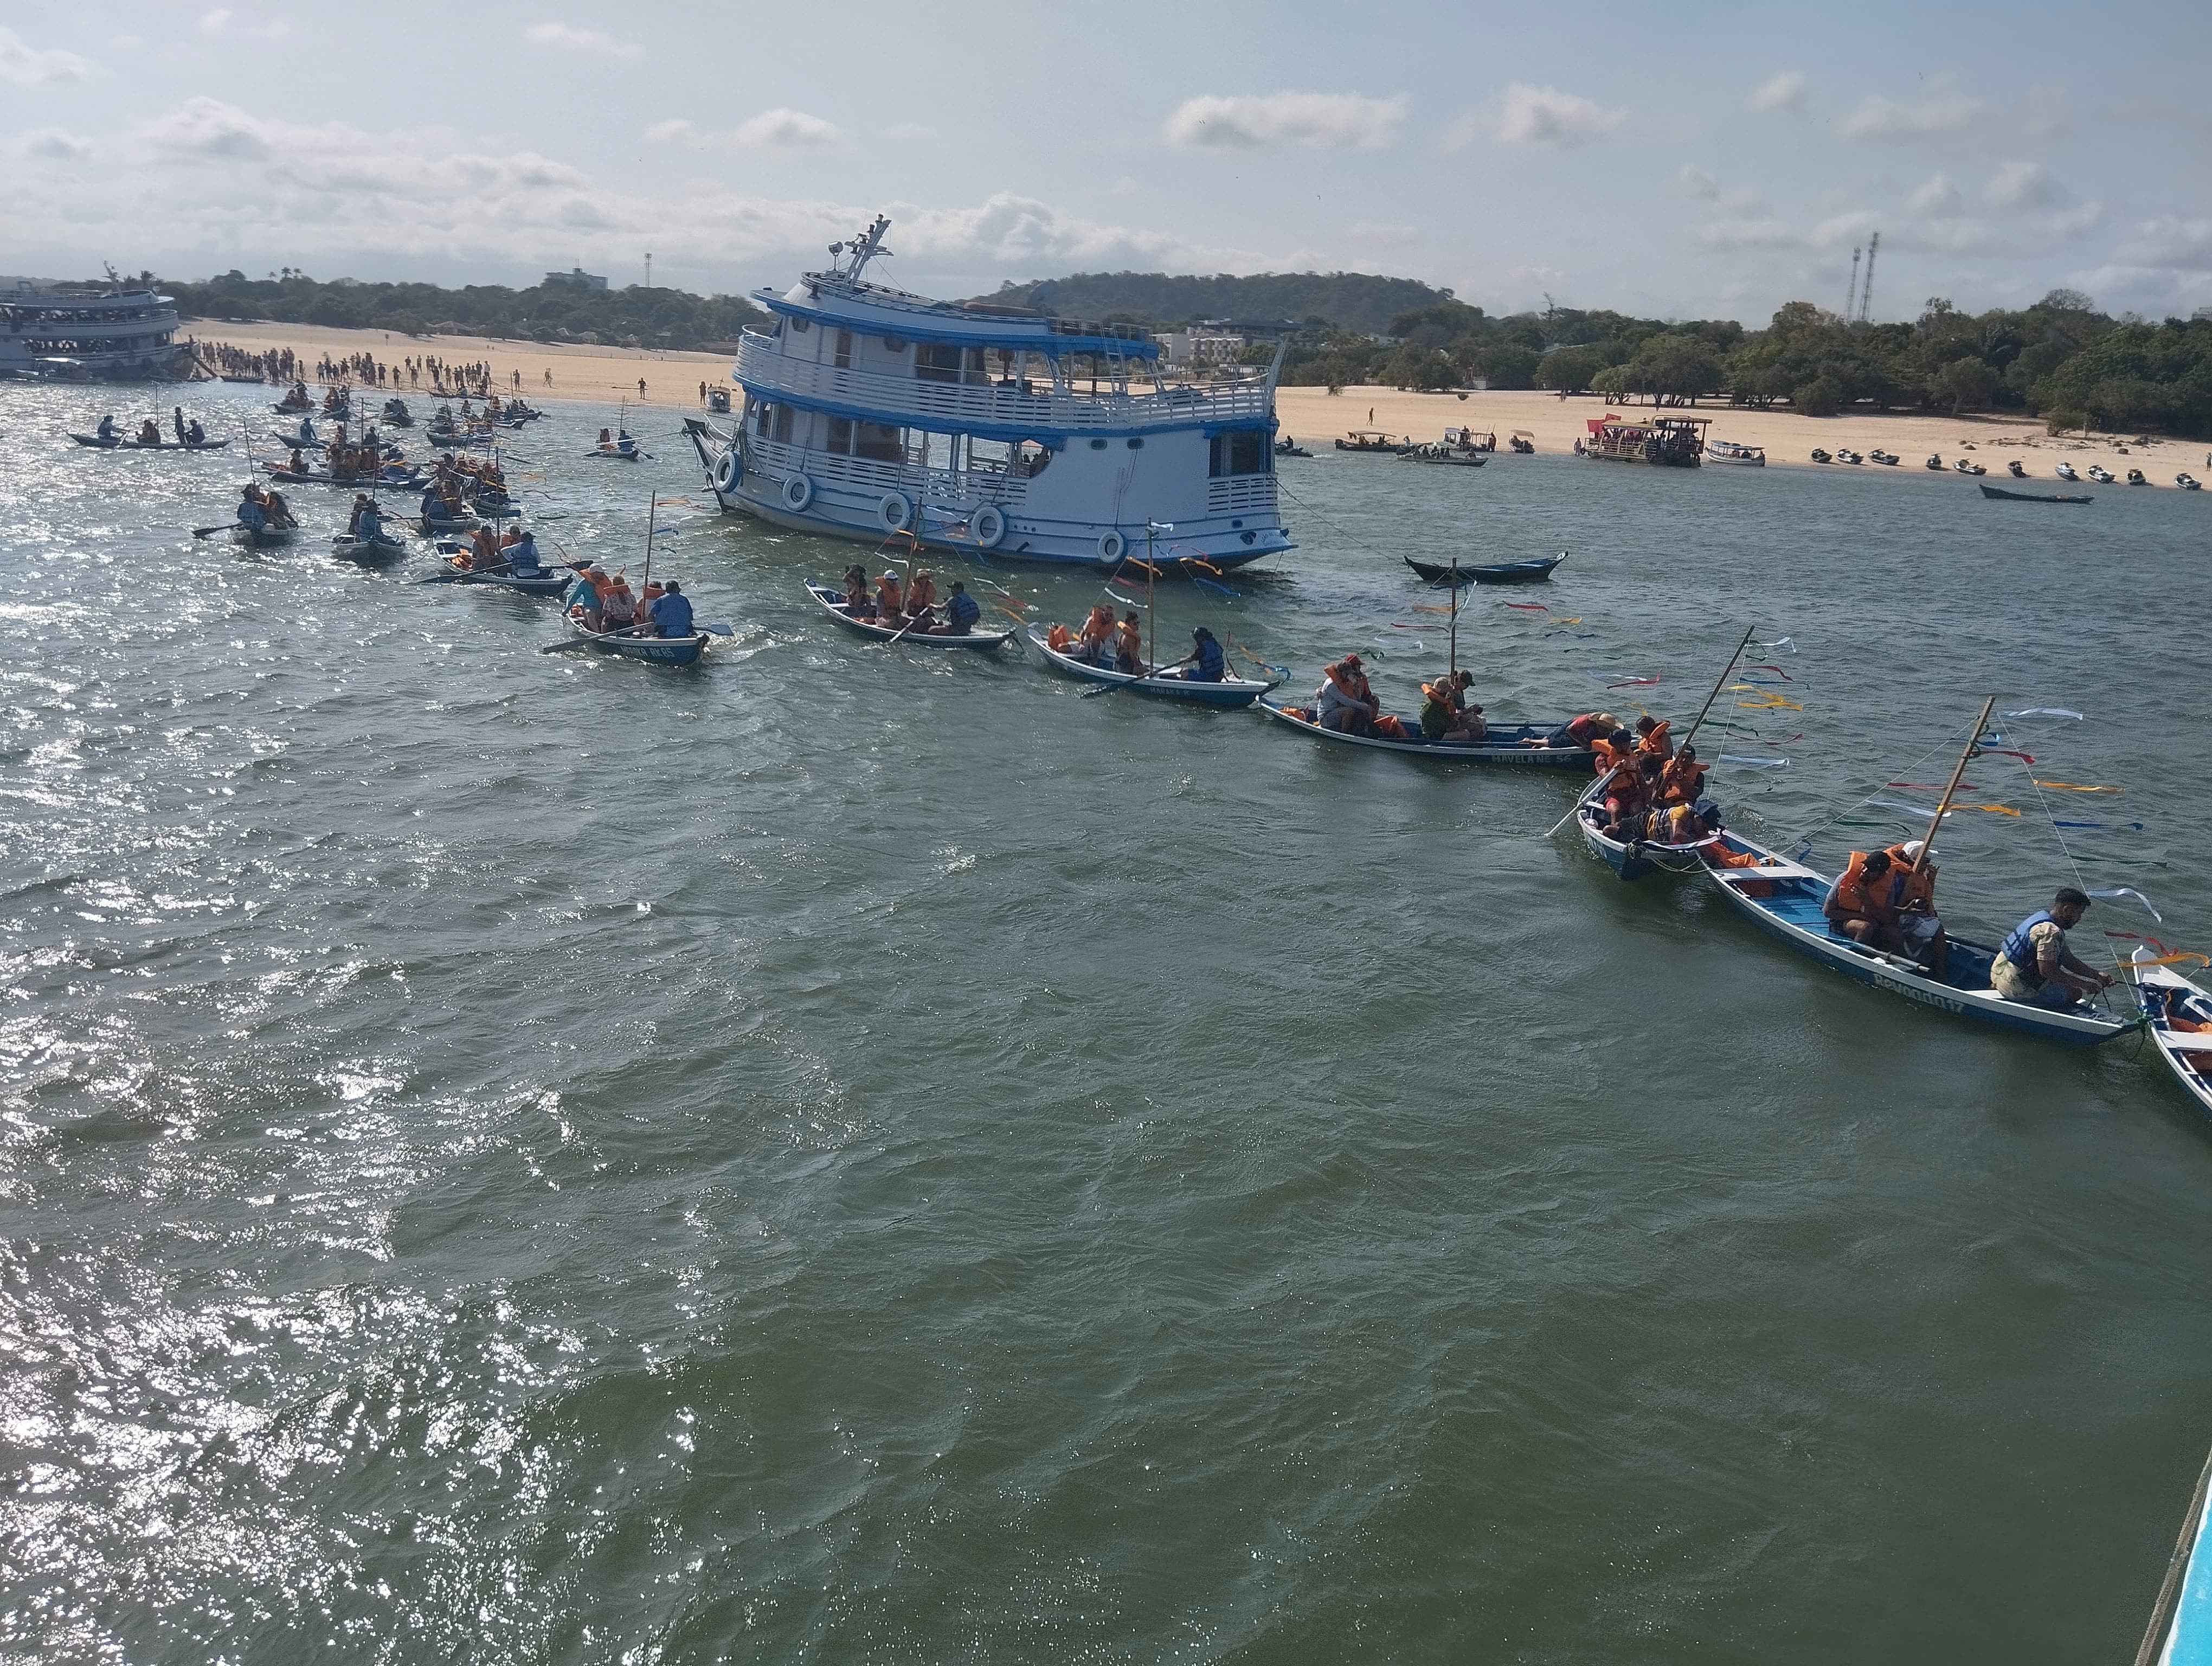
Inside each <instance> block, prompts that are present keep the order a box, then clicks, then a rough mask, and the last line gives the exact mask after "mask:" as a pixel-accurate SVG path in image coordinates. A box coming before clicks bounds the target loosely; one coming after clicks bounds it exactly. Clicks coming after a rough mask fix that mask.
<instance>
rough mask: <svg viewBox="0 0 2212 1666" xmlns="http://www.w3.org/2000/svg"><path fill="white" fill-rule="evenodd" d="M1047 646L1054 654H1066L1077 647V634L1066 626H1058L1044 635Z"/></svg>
mask: <svg viewBox="0 0 2212 1666" xmlns="http://www.w3.org/2000/svg"><path fill="white" fill-rule="evenodd" d="M1044 640H1045V646H1046V647H1048V648H1050V649H1051V650H1052V651H1053V652H1054V654H1065V653H1066V652H1067V650H1068V649H1070V648H1073V647H1074V646H1075V634H1074V632H1073V631H1071V630H1070V629H1068V628H1067V627H1066V625H1064V624H1056V625H1054V627H1053V628H1052V629H1050V630H1048V631H1046V632H1045V634H1044Z"/></svg>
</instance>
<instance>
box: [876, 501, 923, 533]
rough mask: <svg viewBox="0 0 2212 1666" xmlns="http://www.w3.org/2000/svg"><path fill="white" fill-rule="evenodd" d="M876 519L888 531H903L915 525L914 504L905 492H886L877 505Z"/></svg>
mask: <svg viewBox="0 0 2212 1666" xmlns="http://www.w3.org/2000/svg"><path fill="white" fill-rule="evenodd" d="M876 519H877V520H880V521H882V522H883V523H884V531H885V532H904V531H906V529H907V528H908V527H909V526H912V525H914V505H913V503H912V502H909V501H908V497H907V495H906V494H905V493H904V492H885V493H884V496H883V500H882V502H878V504H877V505H876Z"/></svg>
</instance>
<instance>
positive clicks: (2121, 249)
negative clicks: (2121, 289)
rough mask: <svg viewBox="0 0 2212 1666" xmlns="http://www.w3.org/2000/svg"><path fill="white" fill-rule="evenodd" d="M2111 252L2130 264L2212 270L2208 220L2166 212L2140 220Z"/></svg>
mask: <svg viewBox="0 0 2212 1666" xmlns="http://www.w3.org/2000/svg"><path fill="white" fill-rule="evenodd" d="M2112 254H2113V258H2115V259H2117V260H2119V261H2121V262H2123V263H2124V264H2128V265H2131V266H2149V267H2159V266H2163V267H2172V268H2175V269H2178V270H2179V271H2191V272H2212V220H2205V219H2197V220H2185V219H2184V218H2182V217H2181V216H2179V215H2173V214H2168V215H2162V216H2160V217H2159V218H2158V219H2155V220H2145V221H2142V222H2139V223H2138V224H2137V225H2136V228H2134V230H2133V231H2131V232H2130V234H2128V236H2127V238H2126V240H2124V241H2123V242H2122V243H2121V244H2120V246H2118V248H2116V249H2114V250H2113V251H2112Z"/></svg>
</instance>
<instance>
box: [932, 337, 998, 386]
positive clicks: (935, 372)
mask: <svg viewBox="0 0 2212 1666" xmlns="http://www.w3.org/2000/svg"><path fill="white" fill-rule="evenodd" d="M914 375H915V380H916V381H922V382H965V383H967V384H968V385H969V386H971V387H980V386H983V385H985V384H986V383H987V382H988V381H989V380H990V379H991V377H990V373H989V372H988V371H987V370H986V369H985V368H983V350H982V349H981V348H980V347H969V348H960V347H956V346H954V345H953V344H951V343H950V342H941V341H925V342H921V343H918V344H916V345H915V350H914Z"/></svg>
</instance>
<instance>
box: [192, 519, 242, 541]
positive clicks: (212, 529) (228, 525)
mask: <svg viewBox="0 0 2212 1666" xmlns="http://www.w3.org/2000/svg"><path fill="white" fill-rule="evenodd" d="M244 525H246V523H245V522H244V521H242V520H226V521H224V522H223V523H222V526H195V527H193V528H192V536H193V537H194V538H213V537H214V536H215V535H216V533H217V532H229V531H230V530H231V529H232V528H233V527H234V526H244Z"/></svg>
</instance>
